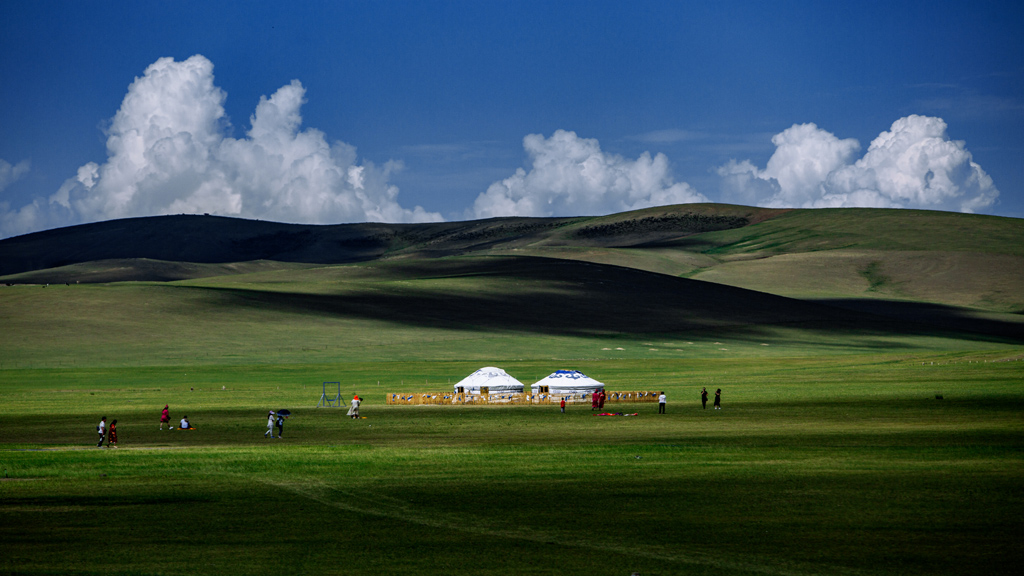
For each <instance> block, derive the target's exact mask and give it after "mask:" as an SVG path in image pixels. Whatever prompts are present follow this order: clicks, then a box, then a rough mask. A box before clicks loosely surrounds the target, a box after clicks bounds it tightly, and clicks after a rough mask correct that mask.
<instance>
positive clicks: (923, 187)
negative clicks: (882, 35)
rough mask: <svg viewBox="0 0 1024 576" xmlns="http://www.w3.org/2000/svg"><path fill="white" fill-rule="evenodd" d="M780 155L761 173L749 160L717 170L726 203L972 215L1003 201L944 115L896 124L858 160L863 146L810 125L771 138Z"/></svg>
mask: <svg viewBox="0 0 1024 576" xmlns="http://www.w3.org/2000/svg"><path fill="white" fill-rule="evenodd" d="M772 143H773V144H775V153H774V154H772V157H771V158H769V159H768V164H767V165H766V166H765V167H764V168H763V169H761V168H758V167H757V166H755V165H754V164H753V163H752V162H751V161H749V160H743V161H740V162H737V161H736V160H731V161H730V162H729V163H727V164H726V165H724V166H721V167H719V169H718V174H719V175H720V176H721V177H722V195H723V198H724V199H726V200H728V201H734V202H738V203H750V204H756V205H758V206H766V207H772V208H846V207H869V208H925V209H934V210H948V211H958V212H975V211H977V210H980V209H983V208H986V207H988V206H991V205H992V204H993V203H994V202H995V201H996V198H997V197H998V196H999V191H998V190H997V189H996V187H995V186H994V185H993V183H992V178H990V177H989V176H988V174H986V173H985V171H984V170H983V169H982V168H981V166H979V165H978V164H977V163H976V162H974V159H973V157H972V156H971V153H970V152H968V151H967V148H966V146H965V144H964V142H962V141H954V140H950V139H949V136H948V135H947V134H946V123H945V122H944V121H943V120H942V119H941V118H934V117H929V116H917V115H911V116H907V117H905V118H900V119H899V120H897V121H896V122H893V124H892V127H891V128H890V129H889V130H888V131H885V132H882V133H881V134H879V135H878V137H877V138H875V139H874V140H873V141H872V142H871V145H870V146H868V151H867V152H866V153H865V154H864V156H863V157H861V158H859V159H857V160H856V161H854V156H855V155H856V153H857V152H858V151H859V150H860V143H859V142H857V140H855V139H853V138H847V139H844V140H840V139H839V138H837V137H836V136H835V135H834V134H832V133H831V132H827V131H825V130H822V129H821V128H818V126H816V125H815V124H813V123H809V124H794V125H793V126H792V127H790V128H787V129H786V130H784V131H782V132H780V133H779V134H776V135H775V136H774V137H773V138H772Z"/></svg>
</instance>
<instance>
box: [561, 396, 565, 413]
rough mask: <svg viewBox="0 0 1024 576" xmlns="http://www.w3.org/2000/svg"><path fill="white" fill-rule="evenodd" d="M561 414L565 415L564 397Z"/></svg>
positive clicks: (563, 397)
mask: <svg viewBox="0 0 1024 576" xmlns="http://www.w3.org/2000/svg"><path fill="white" fill-rule="evenodd" d="M562 414H565V396H562Z"/></svg>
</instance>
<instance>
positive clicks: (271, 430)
mask: <svg viewBox="0 0 1024 576" xmlns="http://www.w3.org/2000/svg"><path fill="white" fill-rule="evenodd" d="M268 434H269V435H270V437H271V438H273V437H274V411H273V410H271V411H270V412H268V413H267V431H266V432H264V433H263V437H264V438H266V437H267V435H268Z"/></svg>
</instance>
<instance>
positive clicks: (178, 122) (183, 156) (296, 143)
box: [0, 55, 442, 236]
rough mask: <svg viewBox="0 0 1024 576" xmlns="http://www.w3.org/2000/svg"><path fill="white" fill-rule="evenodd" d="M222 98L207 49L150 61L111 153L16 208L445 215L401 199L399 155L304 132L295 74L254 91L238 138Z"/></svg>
mask: <svg viewBox="0 0 1024 576" xmlns="http://www.w3.org/2000/svg"><path fill="white" fill-rule="evenodd" d="M226 97H227V95H226V94H225V93H224V91H223V90H221V89H220V88H218V87H217V86H216V85H215V84H214V77H213V63H211V62H210V61H209V60H208V59H206V58H205V57H203V56H200V55H196V56H192V57H191V58H189V59H187V60H184V61H182V62H175V61H174V60H173V59H172V58H161V59H159V60H157V61H156V62H154V63H153V64H151V65H150V66H149V67H148V68H146V71H145V73H144V74H143V76H142V77H139V78H136V79H135V81H134V82H133V83H132V84H131V85H130V86H129V87H128V93H127V95H126V96H125V97H124V101H123V102H122V103H121V108H120V109H119V110H118V111H117V114H116V115H115V116H114V118H113V119H112V121H111V124H110V127H109V129H108V131H107V154H108V156H107V159H106V161H105V162H103V163H102V164H99V163H95V162H90V163H88V164H86V165H84V166H82V167H81V168H79V169H78V173H77V174H76V176H75V177H73V178H70V179H68V180H67V181H66V182H65V183H64V185H63V186H61V188H60V189H59V190H58V191H57V192H56V193H54V194H53V195H52V196H51V197H50V198H49V199H48V201H47V202H42V201H39V200H36V201H35V202H33V203H32V204H31V205H29V206H26V207H25V208H24V209H23V210H24V211H30V212H34V213H40V212H43V211H51V212H52V214H50V220H53V219H54V217H55V215H57V214H60V215H61V216H62V218H63V219H64V220H65V221H66V222H65V223H74V222H91V221H97V220H106V219H111V218H124V217H130V216H148V215H158V214H176V213H182V212H184V213H199V212H209V213H214V214H220V215H226V216H239V217H244V218H263V219H269V220H277V221H285V222H301V223H310V224H328V223H338V222H357V221H386V222H425V221H440V220H442V218H441V216H440V214H437V213H433V212H427V211H426V210H424V209H423V208H421V207H418V206H417V207H416V208H414V209H407V208H403V207H402V206H401V205H400V204H399V203H398V199H397V197H398V189H397V188H396V187H395V186H393V185H391V184H390V183H389V176H390V174H391V173H392V172H393V171H394V170H397V169H400V168H401V164H400V163H397V162H391V161H389V162H387V163H385V164H384V165H383V166H376V165H374V164H373V163H371V162H366V161H364V162H362V163H358V162H357V158H356V151H355V148H354V147H352V146H350V145H348V144H345V143H343V142H334V143H328V141H327V139H326V137H325V135H324V134H323V133H322V132H320V131H318V130H315V129H312V128H307V129H305V130H303V129H302V128H301V125H302V116H301V107H302V104H303V103H304V102H305V89H304V88H303V86H302V84H301V83H300V82H299V81H298V80H293V81H292V82H291V83H290V84H288V85H286V86H283V87H281V88H280V89H278V90H277V91H276V92H275V93H274V94H272V95H271V96H270V97H269V98H268V97H263V98H261V99H260V102H259V104H258V105H257V107H256V111H255V112H254V113H253V115H252V117H251V118H250V124H251V128H250V129H249V131H248V133H247V134H246V136H245V137H243V138H231V137H228V135H227V130H228V125H229V124H228V120H227V118H226V116H225V113H224V101H225V98H226ZM0 168H2V167H0ZM4 212H5V214H6V216H5V217H4V219H2V220H0V225H3V226H4V227H3V228H2V229H0V233H2V234H3V235H5V236H6V235H10V234H12V233H21V232H23V231H25V230H20V229H18V227H17V226H10V227H9V226H8V224H7V219H8V218H7V216H10V215H11V214H13V213H10V212H9V207H5V210H4ZM37 216H38V215H37ZM37 219H38V218H37ZM22 220H25V218H22Z"/></svg>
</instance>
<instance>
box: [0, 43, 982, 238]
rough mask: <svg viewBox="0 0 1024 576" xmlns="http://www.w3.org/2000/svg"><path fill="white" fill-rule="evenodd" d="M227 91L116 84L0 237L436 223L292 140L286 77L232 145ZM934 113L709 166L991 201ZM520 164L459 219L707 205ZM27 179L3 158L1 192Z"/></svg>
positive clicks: (807, 131)
mask: <svg viewBox="0 0 1024 576" xmlns="http://www.w3.org/2000/svg"><path fill="white" fill-rule="evenodd" d="M226 97H227V95H226V93H225V92H224V91H223V90H221V89H220V88H218V87H217V86H216V85H215V84H214V76H213V63H212V62H210V61H209V60H208V59H207V58H205V57H203V56H201V55H195V56H192V57H191V58H188V59H187V60H184V61H181V62H176V61H174V60H173V59H172V58H161V59H159V60H157V61H156V62H154V63H153V64H152V65H150V66H149V67H148V68H146V70H145V72H144V74H143V76H141V77H138V78H136V79H135V81H134V82H133V83H132V84H131V85H130V86H129V87H128V92H127V94H126V95H125V98H124V100H123V101H122V103H121V107H120V108H119V109H118V111H117V113H116V114H115V115H114V117H113V119H112V120H111V122H110V125H109V128H108V129H107V132H106V134H107V159H106V161H105V162H103V163H102V164H99V163H96V162H89V163H87V164H85V165H83V166H81V167H80V168H79V169H78V171H77V174H76V175H75V176H74V177H72V178H69V179H67V180H66V181H65V183H64V184H63V185H62V186H61V187H60V188H59V189H58V190H57V191H56V192H55V193H54V194H53V195H51V196H50V197H49V198H47V199H41V198H37V199H35V200H34V201H33V202H31V203H29V204H27V205H24V206H22V207H20V208H17V207H11V206H10V204H9V202H5V201H2V197H0V237H8V236H13V235H17V234H23V233H27V232H33V231H37V230H43V229H47V228H53V227H58V226H66V225H71V224H78V223H84V222H95V221H100V220H108V219H115V218H125V217H135V216H152V215H163V214H178V213H212V214H218V215H223V216H237V217H243V218H260V219H267V220H276V221H284V222H296V223H308V224H334V223H343V222H363V221H375V222H431V221H441V220H443V217H442V216H441V214H439V213H436V212H429V211H427V210H426V209H424V208H422V207H420V206H416V207H414V208H412V209H409V208H405V207H403V206H402V205H401V204H400V203H399V201H398V193H399V191H398V188H397V187H396V186H394V185H392V184H391V183H390V182H389V178H390V175H391V174H392V173H393V172H394V171H396V170H399V169H401V168H402V165H401V162H396V161H392V160H389V161H387V162H386V163H384V164H383V165H381V166H377V165H375V164H373V163H372V162H369V161H365V160H364V161H362V162H361V163H360V162H358V159H357V156H356V148H355V147H354V146H352V145H349V144H346V143H344V142H341V141H335V142H333V143H328V141H327V138H326V136H325V135H324V133H323V132H321V131H319V130H316V129H314V128H306V129H302V128H301V125H302V116H301V114H300V111H301V107H302V104H303V103H304V102H305V89H304V88H303V86H302V84H301V83H300V82H299V81H298V80H293V81H292V82H291V83H290V84H288V85H286V86H283V87H281V88H280V89H278V90H277V91H276V92H275V93H274V94H272V95H271V96H270V97H269V98H268V97H265V96H264V97H262V98H261V99H260V102H259V104H258V105H257V107H256V110H255V112H254V113H253V114H252V116H251V117H250V126H251V127H250V129H249V131H248V132H247V134H246V136H245V137H243V138H232V137H230V136H229V135H228V133H229V127H230V124H229V120H228V118H227V117H226V115H225V111H224V106H223V104H224V102H225V99H226ZM946 130H947V126H946V123H945V122H944V121H943V120H942V119H940V118H935V117H928V116H917V115H912V116H907V117H905V118H901V119H899V120H897V121H896V122H894V123H893V124H892V126H891V128H890V129H889V130H888V131H884V132H882V133H881V134H880V135H879V136H878V137H877V138H875V139H874V140H873V141H872V142H871V144H870V145H869V147H868V150H867V152H866V153H865V154H864V155H863V156H862V157H860V158H856V154H857V153H858V152H859V150H860V144H859V142H857V141H856V140H855V139H839V138H837V137H836V136H835V135H833V134H832V133H830V132H827V131H826V130H823V129H821V128H819V127H818V126H816V125H815V124H813V123H807V124H795V125H793V126H792V127H790V128H788V129H786V130H784V131H782V132H781V133H779V134H777V135H775V136H774V137H773V138H772V143H773V144H774V145H775V146H776V149H775V152H774V154H773V155H772V156H771V158H770V159H769V160H768V162H767V164H766V166H765V167H764V168H759V167H758V166H756V165H755V164H754V163H753V162H752V161H751V160H739V161H738V160H735V159H734V160H731V161H729V162H728V163H727V164H725V165H724V166H721V167H718V168H717V169H716V172H717V174H718V175H719V176H720V177H721V190H720V193H721V198H720V199H721V201H725V202H733V203H740V204H749V205H757V206H766V207H796V208H799V207H807V208H818V207H854V206H861V207H887V208H927V209H938V210H953V211H962V212H974V211H977V210H981V209H984V208H986V207H988V206H991V205H992V204H993V203H994V202H995V201H996V198H997V197H998V195H999V191H998V190H997V189H996V187H995V186H994V184H993V182H992V179H991V178H990V177H989V176H988V175H987V174H986V173H985V171H984V170H983V169H982V168H981V166H979V165H978V164H977V163H975V162H974V160H973V157H972V156H971V154H970V152H968V151H967V149H966V145H965V143H964V142H962V141H954V140H951V139H950V138H949V137H948V135H947V133H946ZM523 148H524V150H525V152H526V154H527V156H528V158H529V162H530V165H529V167H528V169H527V168H519V169H517V170H516V171H515V172H514V173H513V174H512V175H511V176H509V177H507V178H505V179H502V180H500V181H497V182H494V183H493V184H491V185H490V186H489V187H488V188H487V190H486V191H484V192H482V193H481V194H480V195H479V196H478V197H477V198H476V200H475V202H474V203H473V206H472V207H470V208H468V209H466V211H465V213H464V214H463V216H464V217H467V218H488V217H495V216H580V215H599V214H608V213H614V212H621V211H626V210H634V209H639V208H646V207H651V206H659V205H669V204H685V203H692V202H709V201H711V200H710V199H709V198H708V197H707V196H705V195H704V194H701V193H700V192H698V191H697V190H695V189H694V188H693V187H691V186H690V185H689V184H687V183H686V182H681V181H676V180H675V179H674V177H673V175H672V173H671V166H670V162H669V159H668V158H667V157H666V156H665V155H664V154H662V153H657V154H655V155H653V156H652V155H651V154H650V153H649V152H644V153H643V154H641V155H640V156H639V157H638V158H636V159H629V158H624V157H622V156H619V155H616V154H611V153H607V152H604V151H602V150H601V147H600V144H599V142H598V141H597V140H596V139H591V138H581V137H579V136H578V135H577V134H576V133H575V132H571V131H567V130H557V131H556V132H555V133H554V134H552V136H551V137H549V138H545V137H544V136H543V135H541V134H530V135H527V136H526V137H525V138H524V139H523ZM29 169H30V164H29V162H28V161H22V162H19V163H18V164H15V165H12V164H10V163H9V162H7V161H6V160H4V159H0V194H2V193H3V191H4V189H5V188H7V187H8V186H9V185H10V184H11V183H13V182H15V181H16V180H18V179H19V178H21V177H22V176H23V175H24V174H26V173H27V172H28V171H29Z"/></svg>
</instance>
